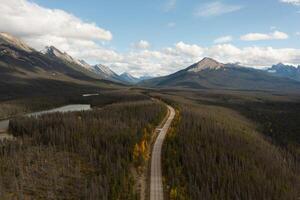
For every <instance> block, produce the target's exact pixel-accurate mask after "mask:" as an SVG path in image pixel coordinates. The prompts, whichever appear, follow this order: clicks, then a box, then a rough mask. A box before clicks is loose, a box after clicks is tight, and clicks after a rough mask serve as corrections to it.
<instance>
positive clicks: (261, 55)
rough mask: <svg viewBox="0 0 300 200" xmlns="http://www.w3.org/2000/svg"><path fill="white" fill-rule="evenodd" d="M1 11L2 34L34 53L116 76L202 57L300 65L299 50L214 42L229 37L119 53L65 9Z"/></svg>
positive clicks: (9, 5) (16, 5)
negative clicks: (47, 49) (48, 52)
mask: <svg viewBox="0 0 300 200" xmlns="http://www.w3.org/2000/svg"><path fill="white" fill-rule="evenodd" d="M221 5H223V4H221ZM217 7H218V6H217ZM211 10H214V9H211ZM215 10H217V11H219V10H220V9H219V8H217V9H215ZM225 10H226V12H224V11H222V12H221V13H227V12H228V11H230V10H231V11H234V10H236V9H233V8H231V9H229V8H228V7H227V9H225ZM0 11H1V12H0V31H5V32H9V33H11V34H13V35H16V36H19V37H21V38H22V39H23V40H25V41H26V42H27V43H28V44H29V45H30V46H32V47H34V48H36V49H37V50H40V49H42V48H43V47H44V46H46V45H53V46H56V47H57V48H59V49H60V50H62V51H66V52H67V53H68V54H70V55H71V56H73V57H75V58H78V59H85V60H86V61H88V62H89V63H92V64H95V63H102V64H105V65H108V66H109V67H111V68H112V69H113V70H114V71H116V72H117V73H122V72H124V71H127V72H130V73H132V74H133V75H135V76H142V75H145V74H147V75H151V76H158V75H167V74H169V73H172V72H175V71H178V70H180V69H183V68H185V67H187V66H189V65H191V64H193V63H195V62H197V61H199V60H201V59H202V58H203V57H205V56H209V57H212V58H215V59H217V60H219V61H221V62H224V63H227V62H240V63H242V64H243V65H245V66H254V67H262V66H270V65H272V64H274V63H278V62H286V63H291V64H295V65H296V64H299V63H300V49H294V48H281V49H280V48H272V47H256V46H253V47H244V48H239V47H236V46H234V45H232V44H218V43H222V42H225V41H226V42H229V38H223V39H220V38H219V41H217V43H216V44H215V45H213V46H209V47H204V46H200V45H197V44H188V43H185V42H183V41H181V42H178V43H176V44H174V45H172V46H168V47H164V48H161V49H156V50H150V49H148V48H149V47H150V43H149V42H147V41H143V40H141V41H139V42H138V43H137V44H138V46H139V47H140V48H135V49H130V50H129V51H128V52H123V53H120V52H118V51H116V50H114V49H113V48H110V47H109V45H108V44H106V43H104V44H103V42H105V41H109V40H111V39H112V34H111V33H110V32H109V31H108V30H105V29H103V28H100V27H98V26H97V25H96V24H93V23H89V22H84V21H82V20H81V19H79V18H77V17H76V16H73V15H72V14H70V13H67V12H65V11H62V10H57V9H48V8H44V7H41V6H39V5H37V4H35V3H33V2H32V1H27V0H10V1H2V2H1V4H0ZM209 12H210V13H218V12H213V11H209ZM219 13H220V12H219ZM213 15H216V14H213ZM270 35H271V37H273V38H285V37H286V36H284V34H282V33H271V34H267V36H268V37H267V38H269V37H270ZM264 38H266V37H265V36H264Z"/></svg>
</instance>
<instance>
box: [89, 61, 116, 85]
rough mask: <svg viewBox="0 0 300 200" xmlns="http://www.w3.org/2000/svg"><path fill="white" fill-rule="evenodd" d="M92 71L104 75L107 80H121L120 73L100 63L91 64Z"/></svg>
mask: <svg viewBox="0 0 300 200" xmlns="http://www.w3.org/2000/svg"><path fill="white" fill-rule="evenodd" d="M91 71H92V72H94V73H96V74H98V75H101V76H103V77H104V78H105V79H107V80H112V81H118V82H120V77H119V75H118V74H116V73H115V72H114V71H112V70H111V69H110V68H109V67H107V66H105V65H102V64H98V65H94V66H91Z"/></svg>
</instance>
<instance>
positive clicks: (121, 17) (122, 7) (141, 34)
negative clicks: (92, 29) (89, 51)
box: [34, 0, 300, 51]
mask: <svg viewBox="0 0 300 200" xmlns="http://www.w3.org/2000/svg"><path fill="white" fill-rule="evenodd" d="M34 2H37V3H38V4H40V5H43V6H45V7H49V8H59V9H63V10H66V11H68V12H70V13H73V14H74V15H76V16H78V17H80V18H81V19H83V20H85V21H91V22H95V23H97V25H99V26H100V27H103V28H105V29H108V30H110V31H111V32H112V34H113V36H114V38H113V40H112V41H111V45H112V46H114V47H115V48H116V49H118V50H120V51H126V50H128V48H129V46H130V44H131V43H134V42H136V41H137V40H147V41H150V42H151V44H152V46H153V47H154V48H161V47H164V46H168V45H172V44H174V43H176V42H178V41H185V42H187V43H193V44H194V43H195V44H200V45H205V46H207V45H212V44H213V42H214V40H215V39H216V38H217V37H221V36H224V35H232V36H233V37H234V38H236V40H234V41H233V42H232V43H233V44H235V45H238V46H248V45H253V44H255V45H259V46H266V45H267V46H270V45H271V46H273V47H295V48H296V47H298V46H299V45H300V40H299V37H297V36H296V33H297V32H299V31H300V13H297V12H298V11H300V7H297V6H294V5H293V4H287V3H282V2H280V1H279V0H251V1H245V0H244V1H243V0H227V1H219V2H222V3H223V4H224V5H231V6H240V7H241V8H240V10H237V11H234V12H231V13H227V14H223V15H219V16H207V17H197V16H195V12H196V11H197V9H198V8H199V7H201V6H203V5H205V4H208V3H210V2H212V1H205V0H204V1H199V0H177V1H172V0H166V1H163V0H151V1H147V0H127V1H120V0H109V1H107V0H87V1H81V0H72V3H70V1H69V0H34ZM170 2H175V3H174V4H172V3H170ZM168 24H169V26H170V24H174V25H172V26H174V27H169V26H168ZM175 24H176V25H175ZM273 29H276V30H279V31H282V32H286V33H288V34H289V36H290V39H288V40H269V41H255V42H244V41H240V40H239V39H238V38H239V37H240V36H241V35H243V34H246V33H249V32H260V33H268V32H272V31H273Z"/></svg>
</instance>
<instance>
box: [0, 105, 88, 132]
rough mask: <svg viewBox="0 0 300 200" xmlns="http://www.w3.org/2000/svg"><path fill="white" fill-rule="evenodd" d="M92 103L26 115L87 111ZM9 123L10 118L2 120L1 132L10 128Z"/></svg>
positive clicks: (0, 124) (0, 122) (36, 115)
mask: <svg viewBox="0 0 300 200" xmlns="http://www.w3.org/2000/svg"><path fill="white" fill-rule="evenodd" d="M90 109H91V105H88V104H73V105H66V106H62V107H58V108H54V109H51V110H45V111H39V112H33V113H28V114H26V115H25V116H29V117H32V116H35V117H38V116H40V115H43V114H49V113H55V112H62V113H64V112H75V111H85V110H90ZM8 125H9V120H3V121H0V132H3V131H5V130H7V129H8Z"/></svg>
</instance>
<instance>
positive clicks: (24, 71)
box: [0, 33, 114, 96]
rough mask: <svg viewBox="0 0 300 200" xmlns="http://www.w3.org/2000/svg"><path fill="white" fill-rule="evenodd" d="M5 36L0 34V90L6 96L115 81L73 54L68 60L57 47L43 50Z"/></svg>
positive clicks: (91, 85)
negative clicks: (103, 75)
mask: <svg viewBox="0 0 300 200" xmlns="http://www.w3.org/2000/svg"><path fill="white" fill-rule="evenodd" d="M6 37H8V36H7V34H3V33H1V34H0V93H1V94H3V95H5V96H13V95H16V94H18V95H24V94H29V93H31V94H35V93H41V94H42V93H44V92H51V91H58V92H60V91H61V89H62V88H65V89H66V90H68V89H71V88H73V89H79V88H81V87H95V88H96V87H98V86H103V87H107V86H108V85H112V84H114V83H112V82H108V81H106V80H102V79H103V77H101V76H99V75H97V74H95V73H93V72H91V71H89V70H88V69H86V68H84V67H82V65H80V64H79V63H75V62H72V60H71V57H70V60H67V59H65V58H66V56H67V55H66V54H64V57H60V54H57V53H61V52H60V51H58V50H57V49H54V47H51V48H50V49H49V51H48V52H47V53H41V52H38V51H35V50H34V49H32V48H30V47H29V46H27V45H26V44H25V43H23V42H21V41H20V40H19V39H17V38H14V37H13V36H9V39H6ZM51 52H52V53H53V54H51ZM62 55H63V54H62ZM66 90H63V91H64V92H66Z"/></svg>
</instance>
